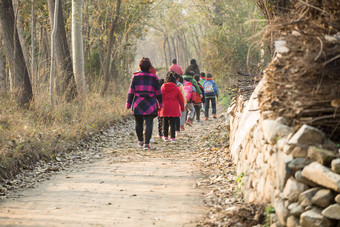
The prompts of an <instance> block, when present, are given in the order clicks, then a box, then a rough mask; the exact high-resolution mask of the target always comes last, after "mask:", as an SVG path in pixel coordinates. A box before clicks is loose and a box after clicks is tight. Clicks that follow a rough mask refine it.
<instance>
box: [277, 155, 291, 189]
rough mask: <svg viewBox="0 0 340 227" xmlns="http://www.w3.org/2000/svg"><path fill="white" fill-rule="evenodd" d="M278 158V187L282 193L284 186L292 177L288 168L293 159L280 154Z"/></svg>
mask: <svg viewBox="0 0 340 227" xmlns="http://www.w3.org/2000/svg"><path fill="white" fill-rule="evenodd" d="M276 157H277V161H276V162H277V166H275V167H274V168H275V169H276V186H277V187H278V189H280V191H283V189H284V186H285V184H286V182H287V180H288V178H289V177H290V176H291V175H292V173H291V172H290V170H289V168H288V163H290V161H291V160H292V157H290V156H288V155H286V154H284V153H282V152H280V153H278V155H277V156H276Z"/></svg>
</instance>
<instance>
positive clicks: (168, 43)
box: [165, 36, 172, 64]
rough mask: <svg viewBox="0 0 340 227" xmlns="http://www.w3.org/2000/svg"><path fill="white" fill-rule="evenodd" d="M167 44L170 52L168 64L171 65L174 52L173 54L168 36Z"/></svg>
mask: <svg viewBox="0 0 340 227" xmlns="http://www.w3.org/2000/svg"><path fill="white" fill-rule="evenodd" d="M165 40H166V43H167V45H168V52H169V55H168V57H169V58H168V61H167V64H170V63H171V56H172V52H171V46H170V42H169V37H168V36H166V39H165Z"/></svg>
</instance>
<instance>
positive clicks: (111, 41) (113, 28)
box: [101, 0, 122, 96]
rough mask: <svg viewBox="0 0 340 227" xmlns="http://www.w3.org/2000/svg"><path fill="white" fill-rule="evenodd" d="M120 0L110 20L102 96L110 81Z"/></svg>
mask: <svg viewBox="0 0 340 227" xmlns="http://www.w3.org/2000/svg"><path fill="white" fill-rule="evenodd" d="M121 2H122V0H117V5H116V14H115V18H114V20H113V21H112V24H111V28H110V33H109V38H108V44H107V45H108V47H107V53H106V59H105V70H104V86H103V89H102V91H101V95H102V96H104V95H105V93H106V91H107V88H108V86H109V81H110V63H111V52H112V47H113V46H114V43H115V39H114V34H115V31H116V29H117V23H118V19H119V14H120V5H121Z"/></svg>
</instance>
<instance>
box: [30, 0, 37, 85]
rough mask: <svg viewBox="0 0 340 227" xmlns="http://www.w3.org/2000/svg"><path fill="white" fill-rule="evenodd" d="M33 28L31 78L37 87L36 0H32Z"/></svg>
mask: <svg viewBox="0 0 340 227" xmlns="http://www.w3.org/2000/svg"><path fill="white" fill-rule="evenodd" d="M31 15H32V28H31V80H32V86H33V87H34V88H36V85H37V82H36V75H35V28H36V26H35V25H36V21H35V0H32V11H31Z"/></svg>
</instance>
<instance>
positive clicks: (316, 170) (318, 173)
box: [302, 162, 340, 192]
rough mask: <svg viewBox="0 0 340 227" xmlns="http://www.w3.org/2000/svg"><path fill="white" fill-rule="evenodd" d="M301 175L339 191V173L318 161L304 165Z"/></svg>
mask: <svg viewBox="0 0 340 227" xmlns="http://www.w3.org/2000/svg"><path fill="white" fill-rule="evenodd" d="M302 176H303V177H305V178H307V179H309V180H311V181H313V182H315V183H317V184H319V185H322V186H324V187H326V188H330V189H333V190H334V191H337V192H340V175H339V174H337V173H334V172H332V170H331V169H329V168H327V167H325V166H323V165H321V164H320V163H318V162H313V163H311V164H309V165H308V166H306V167H305V168H304V169H303V170H302Z"/></svg>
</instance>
